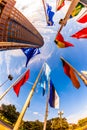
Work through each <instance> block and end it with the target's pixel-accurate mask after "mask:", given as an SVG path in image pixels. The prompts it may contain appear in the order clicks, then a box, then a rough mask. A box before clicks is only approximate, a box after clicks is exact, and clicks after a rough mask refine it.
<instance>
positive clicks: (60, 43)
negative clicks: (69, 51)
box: [55, 33, 74, 48]
mask: <svg viewBox="0 0 87 130" xmlns="http://www.w3.org/2000/svg"><path fill="white" fill-rule="evenodd" d="M55 43H56V45H57V46H58V47H59V48H65V47H70V46H71V47H73V46H74V45H73V44H71V43H69V42H67V41H65V40H64V38H63V36H62V34H61V33H58V34H57V36H56V38H55Z"/></svg>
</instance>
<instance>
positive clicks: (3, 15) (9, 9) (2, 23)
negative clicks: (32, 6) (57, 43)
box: [0, 0, 44, 50]
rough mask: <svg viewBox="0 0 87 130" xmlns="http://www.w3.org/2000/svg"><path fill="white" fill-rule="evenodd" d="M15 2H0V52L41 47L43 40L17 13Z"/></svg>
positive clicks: (4, 0) (13, 0) (6, 0)
mask: <svg viewBox="0 0 87 130" xmlns="http://www.w3.org/2000/svg"><path fill="white" fill-rule="evenodd" d="M15 3H16V2H15V0H0V50H3V49H18V48H25V47H26V48H27V47H29V48H31V47H35V48H38V47H41V46H42V45H43V44H44V41H43V38H42V36H41V35H40V33H39V32H38V31H37V29H36V28H35V27H34V26H33V25H32V24H31V23H30V22H29V21H28V20H27V18H26V17H25V16H24V15H23V14H22V13H21V12H20V11H18V10H17V9H16V8H15V7H14V5H15Z"/></svg>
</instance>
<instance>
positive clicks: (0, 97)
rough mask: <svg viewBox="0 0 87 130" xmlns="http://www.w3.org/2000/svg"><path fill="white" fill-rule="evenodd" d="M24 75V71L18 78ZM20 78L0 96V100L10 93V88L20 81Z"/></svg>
mask: <svg viewBox="0 0 87 130" xmlns="http://www.w3.org/2000/svg"><path fill="white" fill-rule="evenodd" d="M25 73H26V71H25V72H24V73H23V74H21V76H20V77H22V76H23V75H24V74H25ZM20 77H19V78H17V80H16V81H15V82H14V83H13V84H12V85H11V86H10V87H9V88H8V89H7V90H6V91H5V92H4V93H3V94H2V95H1V96H0V100H1V99H2V98H3V97H4V96H5V95H6V94H7V93H8V92H9V91H10V89H11V88H12V87H13V85H14V84H15V83H16V82H17V81H18V80H19V79H20Z"/></svg>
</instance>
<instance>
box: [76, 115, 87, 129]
mask: <svg viewBox="0 0 87 130" xmlns="http://www.w3.org/2000/svg"><path fill="white" fill-rule="evenodd" d="M78 125H79V126H81V127H82V126H85V125H87V117H86V118H84V119H81V120H79V121H78Z"/></svg>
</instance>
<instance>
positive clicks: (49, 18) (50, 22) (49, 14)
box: [46, 4, 55, 26]
mask: <svg viewBox="0 0 87 130" xmlns="http://www.w3.org/2000/svg"><path fill="white" fill-rule="evenodd" d="M46 6H47V12H46V13H47V25H48V26H52V25H53V24H54V21H53V16H54V14H55V13H54V12H53V11H52V7H51V6H50V5H49V4H46Z"/></svg>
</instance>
